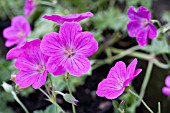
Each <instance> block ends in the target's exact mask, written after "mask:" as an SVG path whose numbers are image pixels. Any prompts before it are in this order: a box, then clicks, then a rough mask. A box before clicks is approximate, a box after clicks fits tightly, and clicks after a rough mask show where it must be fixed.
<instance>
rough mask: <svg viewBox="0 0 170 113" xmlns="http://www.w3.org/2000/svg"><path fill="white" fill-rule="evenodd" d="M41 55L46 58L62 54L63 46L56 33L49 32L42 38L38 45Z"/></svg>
mask: <svg viewBox="0 0 170 113" xmlns="http://www.w3.org/2000/svg"><path fill="white" fill-rule="evenodd" d="M40 49H41V51H42V53H44V54H46V55H48V56H55V55H56V54H64V51H63V50H64V46H63V44H62V42H61V40H60V38H59V35H58V33H55V32H51V33H49V34H46V35H45V36H44V37H43V40H42V42H41V45H40Z"/></svg>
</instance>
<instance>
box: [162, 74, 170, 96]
mask: <svg viewBox="0 0 170 113" xmlns="http://www.w3.org/2000/svg"><path fill="white" fill-rule="evenodd" d="M165 85H166V86H164V87H163V88H162V92H163V94H165V95H167V96H170V75H168V76H167V77H166V79H165Z"/></svg>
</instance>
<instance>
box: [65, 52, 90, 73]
mask: <svg viewBox="0 0 170 113" xmlns="http://www.w3.org/2000/svg"><path fill="white" fill-rule="evenodd" d="M66 66H67V67H66V69H67V71H68V72H69V74H71V75H73V76H81V75H83V74H85V73H87V72H88V71H89V70H90V61H89V60H88V59H87V58H86V57H85V56H78V55H76V56H73V57H71V58H68V59H67V64H66Z"/></svg>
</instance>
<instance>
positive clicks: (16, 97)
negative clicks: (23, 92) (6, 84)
mask: <svg viewBox="0 0 170 113" xmlns="http://www.w3.org/2000/svg"><path fill="white" fill-rule="evenodd" d="M11 93H12V95H13V97H14V99H15V100H16V101H17V102H18V104H19V105H20V106H21V107H22V109H23V110H24V111H25V113H29V111H28V110H27V108H26V107H25V106H24V104H23V103H22V102H21V101H20V100H19V98H18V96H17V95H16V93H15V92H14V91H12V92H11Z"/></svg>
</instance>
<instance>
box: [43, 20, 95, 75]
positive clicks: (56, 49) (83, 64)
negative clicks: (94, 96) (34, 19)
mask: <svg viewBox="0 0 170 113" xmlns="http://www.w3.org/2000/svg"><path fill="white" fill-rule="evenodd" d="M40 49H41V51H42V53H44V54H46V55H48V56H50V58H49V60H48V62H47V70H48V71H49V72H52V73H53V74H54V75H61V74H64V73H65V72H66V71H67V72H69V73H70V74H71V75H74V76H80V75H82V74H85V73H86V72H87V71H89V69H90V61H89V60H88V59H87V57H89V56H91V55H92V54H94V53H95V52H96V51H97V49H98V43H97V41H96V40H95V39H94V36H93V34H92V33H90V32H82V28H81V26H80V25H79V24H78V23H76V22H65V23H64V24H62V25H61V27H60V31H59V33H55V32H51V33H49V34H47V35H45V36H44V37H43V40H42V42H41V45H40Z"/></svg>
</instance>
